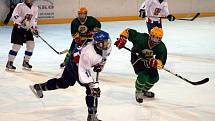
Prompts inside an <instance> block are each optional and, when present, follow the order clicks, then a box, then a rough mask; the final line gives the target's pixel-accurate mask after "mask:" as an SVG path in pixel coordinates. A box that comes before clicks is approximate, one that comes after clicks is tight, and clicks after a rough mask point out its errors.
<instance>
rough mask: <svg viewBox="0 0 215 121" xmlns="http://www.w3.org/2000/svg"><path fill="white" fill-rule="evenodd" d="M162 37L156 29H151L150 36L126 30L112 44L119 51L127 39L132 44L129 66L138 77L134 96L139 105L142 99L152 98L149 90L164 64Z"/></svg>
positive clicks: (164, 47)
mask: <svg viewBox="0 0 215 121" xmlns="http://www.w3.org/2000/svg"><path fill="white" fill-rule="evenodd" d="M162 37H163V30H162V29H161V28H158V27H154V28H153V29H151V32H150V34H147V33H139V32H137V31H136V30H133V29H126V30H124V31H123V32H122V33H121V34H120V38H118V39H117V41H116V42H115V43H114V44H115V45H116V47H118V48H119V49H121V48H123V47H124V45H125V44H126V42H127V39H128V40H129V41H131V42H132V43H133V48H132V50H131V64H132V66H133V68H134V71H135V73H136V74H137V75H138V76H137V79H136V82H135V88H136V92H135V96H136V101H137V102H139V103H142V102H143V97H149V98H153V97H154V93H153V92H150V91H149V89H151V88H152V87H153V86H154V84H155V83H156V82H158V80H159V75H158V71H157V69H162V68H163V66H164V64H165V63H166V59H167V49H166V46H165V44H164V43H163V42H162V41H161V39H162Z"/></svg>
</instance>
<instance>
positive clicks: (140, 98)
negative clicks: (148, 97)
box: [135, 91, 143, 103]
mask: <svg viewBox="0 0 215 121" xmlns="http://www.w3.org/2000/svg"><path fill="white" fill-rule="evenodd" d="M135 98H136V101H137V102H138V103H142V102H143V93H142V92H141V91H136V92H135Z"/></svg>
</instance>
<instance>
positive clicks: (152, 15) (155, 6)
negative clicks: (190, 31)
mask: <svg viewBox="0 0 215 121" xmlns="http://www.w3.org/2000/svg"><path fill="white" fill-rule="evenodd" d="M140 9H145V11H146V16H147V17H148V18H149V19H151V20H152V21H160V18H159V17H165V16H167V15H169V9H168V3H167V0H164V1H163V2H162V3H160V2H159V0H145V1H144V2H143V3H142V5H141V7H140Z"/></svg>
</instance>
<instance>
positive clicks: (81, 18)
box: [78, 13, 87, 21]
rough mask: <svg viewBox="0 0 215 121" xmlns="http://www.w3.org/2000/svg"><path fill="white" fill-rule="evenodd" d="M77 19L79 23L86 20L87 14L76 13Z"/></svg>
mask: <svg viewBox="0 0 215 121" xmlns="http://www.w3.org/2000/svg"><path fill="white" fill-rule="evenodd" d="M78 18H79V19H80V20H81V21H85V19H86V18H87V13H78Z"/></svg>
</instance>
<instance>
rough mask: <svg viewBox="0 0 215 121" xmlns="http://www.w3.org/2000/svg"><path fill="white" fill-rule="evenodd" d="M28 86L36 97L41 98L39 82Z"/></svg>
mask: <svg viewBox="0 0 215 121" xmlns="http://www.w3.org/2000/svg"><path fill="white" fill-rule="evenodd" d="M29 87H30V89H31V91H32V92H33V93H34V95H35V96H36V97H37V98H43V91H42V89H41V87H40V85H39V84H35V85H30V86H29Z"/></svg>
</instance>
